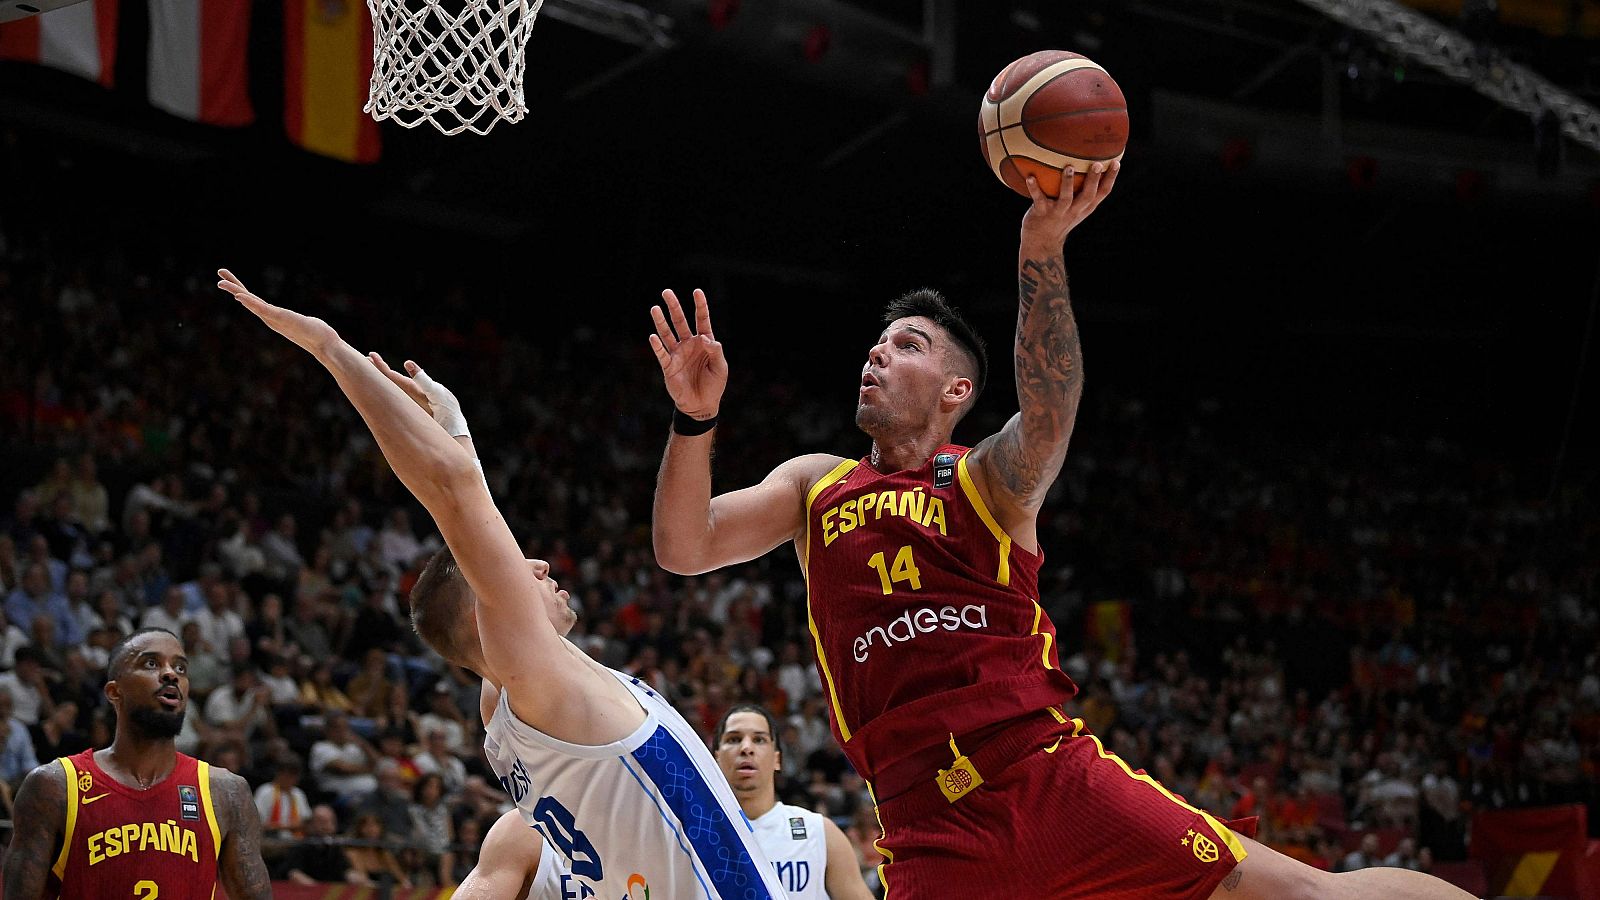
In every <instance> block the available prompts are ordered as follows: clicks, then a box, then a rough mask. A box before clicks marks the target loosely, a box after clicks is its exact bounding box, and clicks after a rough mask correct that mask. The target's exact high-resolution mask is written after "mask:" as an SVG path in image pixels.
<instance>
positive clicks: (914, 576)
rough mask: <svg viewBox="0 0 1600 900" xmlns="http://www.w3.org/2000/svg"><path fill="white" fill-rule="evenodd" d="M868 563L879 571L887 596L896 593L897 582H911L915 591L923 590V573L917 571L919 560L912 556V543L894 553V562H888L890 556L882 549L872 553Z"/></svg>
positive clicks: (874, 569)
mask: <svg viewBox="0 0 1600 900" xmlns="http://www.w3.org/2000/svg"><path fill="white" fill-rule="evenodd" d="M867 565H868V566H869V567H870V568H871V569H872V570H873V571H875V572H877V573H878V581H879V583H880V584H882V585H883V595H884V596H885V597H887V596H889V595H890V594H892V593H894V586H895V585H897V584H909V585H911V589H912V590H913V591H920V590H922V573H921V572H919V571H917V562H916V560H915V559H913V558H912V556H911V545H910V544H907V545H906V546H904V547H901V548H900V550H899V552H898V553H896V554H895V555H894V564H893V565H890V564H889V563H888V557H887V556H885V555H884V552H883V551H882V550H879V551H878V552H877V553H874V554H872V558H871V559H869V560H867Z"/></svg>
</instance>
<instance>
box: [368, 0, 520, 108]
mask: <svg viewBox="0 0 1600 900" xmlns="http://www.w3.org/2000/svg"><path fill="white" fill-rule="evenodd" d="M543 2H544V0H367V9H368V10H370V11H371V13H372V85H371V90H370V92H369V93H368V95H367V105H366V107H365V110H366V111H367V112H368V113H371V115H372V118H374V119H377V120H379V121H382V120H383V119H391V120H393V121H395V122H398V123H399V124H401V125H404V126H405V127H407V128H415V127H417V126H418V125H420V124H422V123H423V122H431V123H433V125H434V127H436V128H438V129H439V130H440V131H442V132H444V133H445V134H459V133H460V132H462V131H471V132H473V133H475V134H488V133H489V130H490V129H491V128H493V127H494V126H495V125H496V124H497V123H499V122H500V121H501V120H502V119H503V120H505V121H507V122H517V121H521V119H522V117H523V116H524V115H525V114H527V112H528V104H527V103H526V102H524V100H523V96H522V74H523V70H524V69H525V68H526V64H527V54H526V50H527V46H528V34H529V32H530V31H531V30H532V29H533V21H534V17H535V16H537V15H538V14H539V7H540V5H541V4H543Z"/></svg>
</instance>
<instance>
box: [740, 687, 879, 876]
mask: <svg viewBox="0 0 1600 900" xmlns="http://www.w3.org/2000/svg"><path fill="white" fill-rule="evenodd" d="M711 745H712V748H713V749H714V750H715V751H716V754H717V764H718V765H720V766H721V767H722V774H724V775H726V776H727V777H728V783H729V784H731V785H733V795H734V796H735V797H738V798H739V806H740V807H741V808H742V809H743V810H744V814H745V816H746V817H747V818H748V819H749V820H750V824H751V825H752V826H754V827H755V830H756V840H757V841H759V842H760V843H761V849H762V850H764V851H766V854H767V858H768V859H770V860H771V861H772V866H773V868H774V870H775V871H776V872H777V873H778V881H779V882H780V883H781V884H782V885H783V889H784V890H785V891H786V892H787V893H788V895H789V898H790V900H872V892H871V891H869V890H867V883H866V882H865V881H863V880H862V879H861V866H860V864H859V863H858V862H857V861H856V852H855V848H854V847H852V846H851V845H850V839H849V838H847V837H845V835H844V832H843V831H840V830H839V826H837V825H835V824H833V822H832V821H831V820H829V819H826V818H823V817H822V816H820V815H818V814H816V813H814V812H812V811H811V810H809V809H801V808H800V807H798V806H790V805H789V804H787V803H779V802H778V783H777V777H778V770H779V769H781V768H782V767H783V748H782V747H781V746H779V744H778V733H777V728H776V726H775V724H774V723H773V721H772V715H771V714H770V713H768V712H767V711H766V710H765V709H762V708H761V707H759V706H755V705H753V704H739V705H737V706H734V707H732V708H730V709H729V710H728V712H727V713H726V714H724V715H723V717H722V723H721V724H720V725H718V726H717V733H716V736H715V737H714V738H713V740H712V742H711Z"/></svg>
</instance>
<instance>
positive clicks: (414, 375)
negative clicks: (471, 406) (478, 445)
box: [367, 353, 472, 437]
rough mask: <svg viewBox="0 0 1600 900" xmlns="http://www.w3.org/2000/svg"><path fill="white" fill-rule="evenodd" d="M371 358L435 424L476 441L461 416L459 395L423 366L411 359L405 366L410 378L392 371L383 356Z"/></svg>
mask: <svg viewBox="0 0 1600 900" xmlns="http://www.w3.org/2000/svg"><path fill="white" fill-rule="evenodd" d="M367 358H368V359H370V360H372V364H373V365H374V366H376V367H377V369H378V371H380V372H382V373H383V374H384V375H385V376H386V377H388V379H389V380H390V381H392V382H394V383H395V384H396V385H398V386H399V387H400V390H402V391H405V392H406V396H407V397H410V398H411V399H412V400H413V401H415V402H416V404H417V405H418V406H420V407H422V410H423V412H426V413H427V414H428V415H430V416H432V417H433V421H435V422H437V423H439V427H441V428H443V429H444V430H445V431H447V432H449V433H450V436H451V437H472V433H471V432H470V431H468V430H467V417H466V416H465V415H463V414H462V412H461V401H460V400H457V399H456V395H455V394H454V393H453V392H452V391H451V390H450V389H449V388H447V387H445V386H444V385H442V384H440V383H439V382H437V381H434V380H433V379H432V378H430V377H429V376H428V373H427V372H424V371H423V370H422V367H421V366H419V365H417V364H416V363H414V362H412V361H411V360H409V359H408V360H406V362H405V368H406V374H405V375H401V374H400V373H399V372H396V371H395V370H393V369H391V368H389V364H388V363H387V362H384V359H383V356H382V355H381V354H379V353H369V354H367Z"/></svg>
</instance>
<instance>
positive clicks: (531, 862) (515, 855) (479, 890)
mask: <svg viewBox="0 0 1600 900" xmlns="http://www.w3.org/2000/svg"><path fill="white" fill-rule="evenodd" d="M543 840H544V838H543V837H541V836H540V834H539V832H537V831H535V830H533V829H532V828H529V827H528V825H527V824H526V823H525V822H523V821H522V817H521V816H520V815H518V814H517V812H516V811H515V810H512V811H511V812H508V813H506V814H504V815H502V816H501V817H500V819H499V820H498V821H496V822H495V823H494V827H493V828H490V829H489V833H488V834H487V835H485V836H484V839H483V847H482V849H480V850H479V852H478V864H477V865H476V866H474V867H473V869H472V871H471V872H470V873H469V874H468V875H467V877H466V880H464V881H462V882H461V886H460V887H458V888H456V892H455V894H454V895H453V896H454V897H455V898H456V900H520V898H522V897H526V896H527V895H528V889H529V886H530V885H532V884H533V881H534V879H535V878H537V877H538V875H539V855H540V850H541V849H542V842H543Z"/></svg>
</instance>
